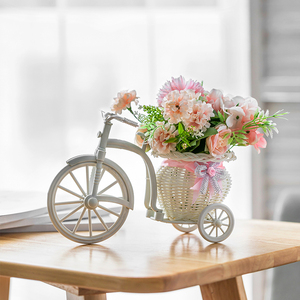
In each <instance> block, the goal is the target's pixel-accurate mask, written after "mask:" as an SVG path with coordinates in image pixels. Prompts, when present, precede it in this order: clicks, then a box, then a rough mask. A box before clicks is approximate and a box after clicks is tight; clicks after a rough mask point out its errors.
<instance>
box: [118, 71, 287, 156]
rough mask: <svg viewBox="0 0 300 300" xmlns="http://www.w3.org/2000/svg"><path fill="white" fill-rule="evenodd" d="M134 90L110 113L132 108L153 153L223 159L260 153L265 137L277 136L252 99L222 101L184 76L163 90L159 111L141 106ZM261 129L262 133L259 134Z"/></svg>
mask: <svg viewBox="0 0 300 300" xmlns="http://www.w3.org/2000/svg"><path fill="white" fill-rule="evenodd" d="M137 98H138V97H137V95H136V91H134V90H133V91H129V92H128V91H122V92H120V93H118V95H117V97H116V98H114V103H113V105H112V111H114V112H116V113H119V114H121V113H122V110H125V109H128V110H129V111H130V112H131V113H132V114H133V115H134V117H135V118H136V119H137V120H138V121H139V122H140V124H141V126H140V131H143V132H144V137H145V139H146V141H148V143H149V145H150V148H151V149H152V151H153V153H154V154H158V155H159V154H168V153H170V152H174V151H177V152H180V153H184V152H190V153H195V154H197V153H206V154H210V155H212V156H214V157H218V156H220V155H223V154H224V153H226V152H228V151H230V150H231V149H232V148H233V147H234V146H249V145H252V146H254V148H255V149H256V150H257V151H258V153H259V152H260V148H265V147H266V145H267V142H266V140H265V138H264V134H265V135H266V136H269V135H270V136H272V132H273V130H274V131H275V132H278V130H277V128H276V124H275V123H274V122H273V121H272V120H271V118H281V117H282V116H283V115H284V114H285V113H283V112H282V111H278V112H276V113H274V114H272V115H269V112H268V111H266V112H264V111H263V110H261V108H260V107H259V106H258V103H257V101H256V99H254V98H252V97H247V98H243V97H241V96H231V95H226V96H224V95H223V93H222V91H221V90H217V89H212V90H211V91H210V92H208V91H206V90H205V89H204V87H203V83H199V82H197V81H194V80H192V79H190V80H189V81H186V80H185V79H184V78H183V77H182V76H180V77H179V78H172V80H171V81H167V82H166V83H165V84H164V85H163V87H162V88H161V89H160V91H159V93H158V97H157V103H158V105H157V106H152V105H143V106H138V110H139V111H140V112H138V111H133V109H132V107H131V103H132V102H135V104H138V100H137ZM259 129H261V131H262V132H260V131H259Z"/></svg>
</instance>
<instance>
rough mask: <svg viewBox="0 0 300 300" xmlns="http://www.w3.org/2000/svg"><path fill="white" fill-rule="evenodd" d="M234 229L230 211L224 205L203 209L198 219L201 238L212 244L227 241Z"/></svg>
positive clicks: (216, 204) (218, 204)
mask: <svg viewBox="0 0 300 300" xmlns="http://www.w3.org/2000/svg"><path fill="white" fill-rule="evenodd" d="M233 227H234V217H233V213H232V211H231V210H230V209H229V207H227V206H226V205H224V204H221V203H214V204H211V205H208V206H207V207H205V208H204V209H203V210H202V212H201V214H200V216H199V219H198V228H199V232H200V234H201V236H202V237H203V238H204V239H205V240H207V241H209V242H212V243H218V242H222V241H224V240H225V239H227V238H228V237H229V236H230V234H231V232H232V230H233Z"/></svg>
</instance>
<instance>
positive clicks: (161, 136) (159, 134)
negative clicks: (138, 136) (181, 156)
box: [149, 122, 178, 154]
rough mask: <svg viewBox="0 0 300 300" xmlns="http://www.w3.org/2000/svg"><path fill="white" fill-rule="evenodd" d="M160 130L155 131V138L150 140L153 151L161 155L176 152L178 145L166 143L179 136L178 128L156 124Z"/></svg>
mask: <svg viewBox="0 0 300 300" xmlns="http://www.w3.org/2000/svg"><path fill="white" fill-rule="evenodd" d="M156 125H158V128H157V129H156V130H155V131H154V134H153V137H152V138H151V139H150V140H149V145H150V147H151V149H152V150H153V151H155V152H157V153H159V154H168V153H170V152H171V151H175V150H176V143H165V141H167V140H168V139H170V138H174V137H175V136H177V135H178V132H177V130H176V127H175V126H174V125H171V124H169V123H167V124H164V123H163V122H156Z"/></svg>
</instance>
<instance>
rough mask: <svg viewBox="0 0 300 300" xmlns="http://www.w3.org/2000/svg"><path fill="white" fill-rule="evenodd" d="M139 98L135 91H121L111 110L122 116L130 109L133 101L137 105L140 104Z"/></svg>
mask: <svg viewBox="0 0 300 300" xmlns="http://www.w3.org/2000/svg"><path fill="white" fill-rule="evenodd" d="M137 98H138V97H137V96H136V91H135V90H132V91H130V92H128V91H121V92H119V93H118V94H117V97H115V98H114V102H113V104H112V106H111V110H112V111H114V112H115V113H117V114H122V110H125V109H126V108H129V107H130V105H131V102H132V101H134V102H135V104H138V100H137Z"/></svg>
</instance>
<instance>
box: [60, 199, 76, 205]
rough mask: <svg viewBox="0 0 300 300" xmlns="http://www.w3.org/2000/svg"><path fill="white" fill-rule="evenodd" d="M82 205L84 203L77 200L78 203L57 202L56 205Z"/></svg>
mask: <svg viewBox="0 0 300 300" xmlns="http://www.w3.org/2000/svg"><path fill="white" fill-rule="evenodd" d="M80 203H82V201H81V200H77V201H66V202H56V203H55V204H54V205H70V204H80Z"/></svg>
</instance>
